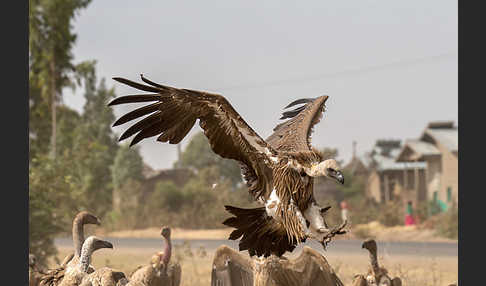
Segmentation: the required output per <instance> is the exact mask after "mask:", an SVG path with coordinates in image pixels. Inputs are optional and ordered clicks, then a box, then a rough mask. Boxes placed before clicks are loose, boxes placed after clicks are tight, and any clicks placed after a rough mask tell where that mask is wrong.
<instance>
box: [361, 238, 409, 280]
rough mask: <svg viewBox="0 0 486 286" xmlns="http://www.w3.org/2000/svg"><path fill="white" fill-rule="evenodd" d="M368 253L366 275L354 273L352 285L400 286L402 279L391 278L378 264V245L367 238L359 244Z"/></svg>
mask: <svg viewBox="0 0 486 286" xmlns="http://www.w3.org/2000/svg"><path fill="white" fill-rule="evenodd" d="M361 247H362V248H366V249H367V250H368V251H369V253H370V264H371V265H370V269H369V270H368V273H367V274H366V275H361V274H359V275H356V276H355V277H354V280H353V286H402V280H401V279H400V278H399V277H395V278H393V279H391V278H390V277H389V276H388V271H387V270H386V269H385V268H384V267H380V266H379V265H378V255H377V252H378V247H377V245H376V241H375V240H374V239H367V240H365V241H364V242H363V244H362V245H361Z"/></svg>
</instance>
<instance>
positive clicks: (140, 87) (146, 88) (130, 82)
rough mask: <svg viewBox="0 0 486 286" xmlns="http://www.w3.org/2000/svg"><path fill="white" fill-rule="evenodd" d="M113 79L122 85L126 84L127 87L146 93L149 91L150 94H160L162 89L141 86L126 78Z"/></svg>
mask: <svg viewBox="0 0 486 286" xmlns="http://www.w3.org/2000/svg"><path fill="white" fill-rule="evenodd" d="M113 79H114V80H116V81H118V82H121V83H124V84H126V85H129V86H131V87H134V88H137V89H140V90H144V91H148V92H160V88H155V87H153V86H148V85H144V84H140V83H137V82H134V81H131V80H128V79H126V78H122V77H114V78H113Z"/></svg>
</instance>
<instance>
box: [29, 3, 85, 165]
mask: <svg viewBox="0 0 486 286" xmlns="http://www.w3.org/2000/svg"><path fill="white" fill-rule="evenodd" d="M90 2H91V0H29V92H30V99H31V109H30V110H31V112H30V116H31V117H30V119H31V121H32V120H36V119H38V117H42V119H45V117H46V116H50V118H51V124H50V126H49V127H47V126H46V125H45V122H41V121H33V122H32V124H30V126H29V127H30V128H31V129H30V131H31V132H32V134H33V135H35V136H36V139H37V140H38V141H37V142H36V143H38V144H45V142H44V141H45V140H46V139H47V138H46V137H47V135H46V134H49V133H43V132H45V131H47V130H46V129H49V130H48V131H50V134H51V135H50V145H51V150H50V151H51V152H52V155H53V156H54V157H55V155H56V153H57V152H56V143H57V139H56V132H57V113H56V109H57V104H58V103H59V102H60V101H61V100H62V89H63V88H64V87H67V86H71V87H73V86H74V85H73V82H72V80H71V77H72V73H73V72H74V71H75V67H74V65H73V64H72V58H73V56H72V52H71V50H72V47H73V45H74V43H75V41H76V35H75V34H74V33H73V31H72V28H73V27H72V25H71V20H73V19H74V17H75V16H76V14H77V13H79V11H80V10H81V9H83V8H85V7H87V6H88V4H89V3H90ZM39 128H41V129H42V130H39ZM33 147H34V148H33V151H46V150H45V149H46V148H45V147H44V148H42V147H40V145H35V146H33Z"/></svg>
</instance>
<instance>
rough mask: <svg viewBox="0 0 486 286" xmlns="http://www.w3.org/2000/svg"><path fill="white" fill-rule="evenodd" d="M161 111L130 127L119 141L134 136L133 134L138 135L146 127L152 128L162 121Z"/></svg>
mask: <svg viewBox="0 0 486 286" xmlns="http://www.w3.org/2000/svg"><path fill="white" fill-rule="evenodd" d="M160 113H161V112H160V111H158V112H155V113H154V114H151V115H150V116H147V117H145V118H144V119H142V120H140V121H139V122H137V123H135V124H134V125H132V126H130V128H128V129H127V130H125V132H123V134H122V135H121V136H120V139H118V141H122V140H125V139H126V138H128V137H130V136H132V135H133V134H135V133H137V132H138V131H140V130H142V129H143V128H144V127H145V126H150V125H152V124H154V123H155V122H157V121H160V117H159V116H160Z"/></svg>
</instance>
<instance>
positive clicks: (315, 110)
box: [266, 96, 328, 152]
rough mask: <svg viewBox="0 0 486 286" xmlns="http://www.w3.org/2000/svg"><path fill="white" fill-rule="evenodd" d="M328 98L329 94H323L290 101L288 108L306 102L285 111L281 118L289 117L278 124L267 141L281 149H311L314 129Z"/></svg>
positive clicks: (297, 150)
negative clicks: (313, 97)
mask: <svg viewBox="0 0 486 286" xmlns="http://www.w3.org/2000/svg"><path fill="white" fill-rule="evenodd" d="M327 98H328V96H321V97H317V98H315V99H301V100H296V101H294V102H292V103H290V104H289V105H288V106H287V107H286V108H288V107H291V106H294V105H296V104H301V103H305V104H304V105H303V106H301V107H298V108H296V109H294V110H291V111H286V112H284V113H283V116H282V117H281V119H287V118H289V119H288V120H287V121H284V122H282V123H280V124H278V125H277V126H276V127H275V128H274V129H273V131H274V132H273V133H272V134H271V135H270V136H269V137H268V138H267V139H266V142H267V143H268V144H270V145H271V146H272V147H273V148H274V149H276V150H279V151H294V152H300V151H310V150H311V135H312V129H313V127H314V125H316V124H317V123H318V122H319V120H320V117H321V116H322V112H323V110H324V106H325V105H324V104H325V102H326V100H327Z"/></svg>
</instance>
